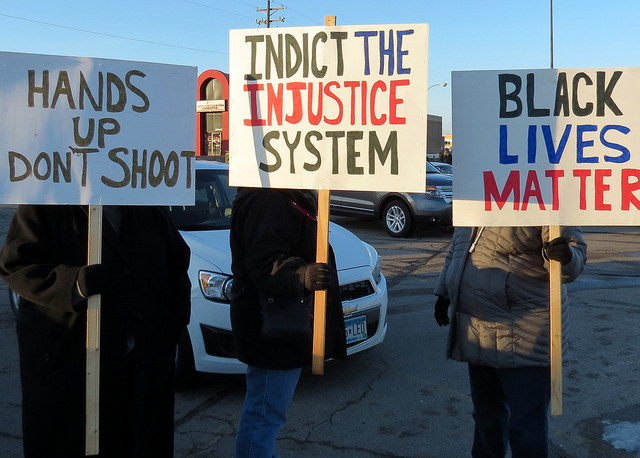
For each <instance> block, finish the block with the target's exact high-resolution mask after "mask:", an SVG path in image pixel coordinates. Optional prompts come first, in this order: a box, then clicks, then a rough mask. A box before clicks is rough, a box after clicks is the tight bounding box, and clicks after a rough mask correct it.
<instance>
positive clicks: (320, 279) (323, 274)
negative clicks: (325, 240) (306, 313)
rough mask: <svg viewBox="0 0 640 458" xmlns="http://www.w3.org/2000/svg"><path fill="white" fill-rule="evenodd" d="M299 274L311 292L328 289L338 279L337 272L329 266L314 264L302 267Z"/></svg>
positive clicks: (319, 263)
mask: <svg viewBox="0 0 640 458" xmlns="http://www.w3.org/2000/svg"><path fill="white" fill-rule="evenodd" d="M299 273H300V276H301V279H302V282H303V284H304V287H305V288H306V289H308V290H309V291H318V290H322V289H327V288H328V287H329V285H330V284H331V282H333V281H334V279H335V277H336V271H335V269H334V268H333V267H331V266H330V265H329V264H326V263H321V262H313V263H311V264H307V265H306V266H303V267H300V269H299Z"/></svg>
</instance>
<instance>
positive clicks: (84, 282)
mask: <svg viewBox="0 0 640 458" xmlns="http://www.w3.org/2000/svg"><path fill="white" fill-rule="evenodd" d="M76 285H78V289H79V290H80V294H82V296H83V297H89V296H93V295H94V294H102V293H104V291H105V290H106V286H107V269H106V268H105V267H104V266H103V265H102V264H92V265H90V266H84V267H82V268H81V269H80V270H79V271H78V277H77V278H76Z"/></svg>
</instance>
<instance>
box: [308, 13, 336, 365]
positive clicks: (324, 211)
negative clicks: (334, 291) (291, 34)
mask: <svg viewBox="0 0 640 458" xmlns="http://www.w3.org/2000/svg"><path fill="white" fill-rule="evenodd" d="M324 25H326V26H333V25H336V17H335V16H325V17H324ZM329 198H330V193H329V191H328V190H326V189H321V190H319V191H318V233H317V235H316V262H327V261H328V260H329ZM314 299H315V302H314V305H313V358H312V360H311V373H312V374H314V375H323V374H324V341H325V323H326V313H327V291H326V290H321V291H316V292H315V298H314Z"/></svg>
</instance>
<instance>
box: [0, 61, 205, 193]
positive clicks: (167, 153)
mask: <svg viewBox="0 0 640 458" xmlns="http://www.w3.org/2000/svg"><path fill="white" fill-rule="evenodd" d="M0 63H1V64H2V65H0V145H1V147H0V203H5V204H27V203H29V204H91V205H107V204H109V205H153V204H156V205H157V204H167V205H169V204H187V205H193V202H194V193H193V189H192V183H193V174H194V171H193V170H192V167H191V162H192V161H191V158H192V157H193V156H194V155H195V153H194V132H195V93H196V80H197V69H196V67H184V66H174V65H165V64H152V63H142V62H129V61H119V60H109V59H91V58H79V57H63V56H48V55H37V54H19V53H7V52H1V53H0Z"/></svg>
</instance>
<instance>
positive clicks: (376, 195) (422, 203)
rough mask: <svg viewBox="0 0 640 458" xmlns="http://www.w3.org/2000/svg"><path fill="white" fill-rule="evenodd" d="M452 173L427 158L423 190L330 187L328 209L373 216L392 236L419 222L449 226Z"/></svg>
mask: <svg viewBox="0 0 640 458" xmlns="http://www.w3.org/2000/svg"><path fill="white" fill-rule="evenodd" d="M452 200H453V184H452V177H451V175H445V174H443V173H441V172H440V171H439V170H438V169H437V168H436V167H435V166H434V165H433V164H432V163H430V162H427V177H426V187H425V191H424V193H412V192H377V191H331V203H330V205H331V212H332V213H334V214H336V215H343V216H364V215H370V216H375V217H376V218H377V219H379V220H381V221H383V222H384V226H385V229H386V231H387V233H388V234H389V235H391V236H392V237H407V236H409V235H411V233H412V232H413V230H414V229H415V227H416V223H418V222H426V223H428V224H437V225H441V226H446V227H450V226H451V202H452Z"/></svg>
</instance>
